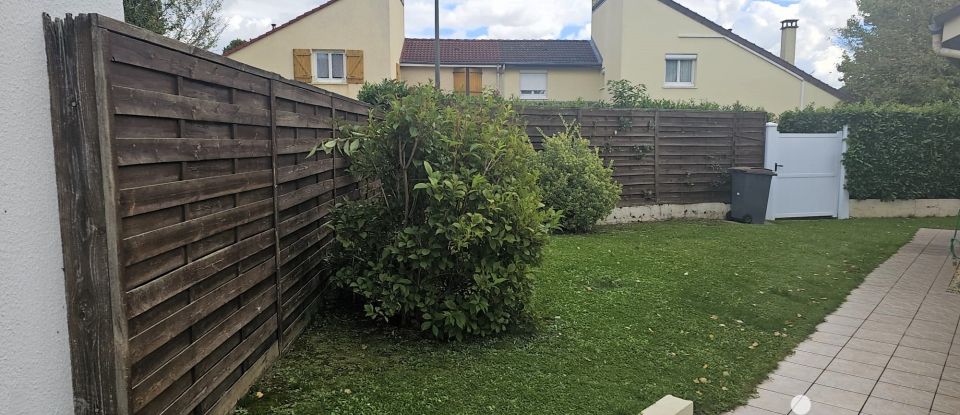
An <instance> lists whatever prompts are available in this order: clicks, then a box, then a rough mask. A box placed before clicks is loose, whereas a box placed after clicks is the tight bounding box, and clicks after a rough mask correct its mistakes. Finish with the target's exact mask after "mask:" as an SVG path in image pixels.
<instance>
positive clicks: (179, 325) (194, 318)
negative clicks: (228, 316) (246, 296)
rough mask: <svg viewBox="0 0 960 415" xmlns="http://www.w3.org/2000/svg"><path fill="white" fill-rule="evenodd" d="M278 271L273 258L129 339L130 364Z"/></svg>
mask: <svg viewBox="0 0 960 415" xmlns="http://www.w3.org/2000/svg"><path fill="white" fill-rule="evenodd" d="M275 269H276V258H273V257H271V258H270V259H268V260H267V261H264V262H262V263H260V265H257V266H256V267H253V268H251V269H250V270H249V271H247V272H245V273H243V274H240V276H238V277H236V278H234V279H232V280H230V281H229V282H227V283H226V284H223V285H221V286H220V287H217V289H216V290H214V291H212V292H210V293H209V294H207V295H205V296H203V297H200V298H198V299H196V300H195V301H193V302H191V303H190V304H189V305H187V306H186V307H184V308H181V309H180V310H177V311H176V312H174V313H172V314H170V315H169V316H168V317H167V318H165V319H163V320H162V321H160V322H159V323H157V324H155V325H153V326H152V327H150V328H148V329H146V330H144V331H143V332H141V333H140V334H137V335H136V336H133V337H132V338H131V339H130V356H129V360H130V362H131V363H133V362H138V361H140V359H143V357H144V356H146V355H148V354H150V353H151V352H153V351H154V350H157V348H159V347H160V346H161V345H163V344H164V343H166V342H168V341H170V339H172V338H173V337H174V336H176V335H178V334H180V333H182V332H183V331H184V330H186V329H187V328H188V327H190V326H192V325H193V324H195V323H196V322H198V321H200V319H202V318H203V317H205V316H206V315H208V314H210V313H211V312H213V311H214V310H216V309H218V308H220V306H222V305H224V304H226V303H227V302H228V301H230V300H233V299H234V298H236V297H237V296H238V295H240V294H241V293H243V292H244V291H246V290H249V289H250V288H251V287H253V286H254V285H256V284H257V283H259V282H260V281H263V280H264V279H265V278H267V277H269V276H270V275H271V274H273V272H274V270H275Z"/></svg>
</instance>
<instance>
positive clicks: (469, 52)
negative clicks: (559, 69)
mask: <svg viewBox="0 0 960 415" xmlns="http://www.w3.org/2000/svg"><path fill="white" fill-rule="evenodd" d="M433 51H434V44H433V39H410V38H408V39H406V40H405V41H404V42H403V53H402V54H401V55H400V63H407V64H432V63H434V53H433ZM440 63H441V64H443V65H526V66H593V67H600V65H601V63H602V62H601V59H600V54H599V53H598V52H597V50H596V48H594V47H593V43H591V42H590V41H589V40H504V39H440Z"/></svg>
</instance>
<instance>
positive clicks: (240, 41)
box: [223, 38, 247, 54]
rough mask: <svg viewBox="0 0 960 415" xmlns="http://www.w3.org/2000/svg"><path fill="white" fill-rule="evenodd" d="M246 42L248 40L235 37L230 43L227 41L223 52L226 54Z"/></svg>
mask: <svg viewBox="0 0 960 415" xmlns="http://www.w3.org/2000/svg"><path fill="white" fill-rule="evenodd" d="M244 43H247V41H246V40H243V39H239V38H237V39H233V40H231V41H230V43H227V46H224V47H223V53H224V54H226V53H227V52H229V51H231V50H233V49H236V48H238V47H240V46H243V44H244Z"/></svg>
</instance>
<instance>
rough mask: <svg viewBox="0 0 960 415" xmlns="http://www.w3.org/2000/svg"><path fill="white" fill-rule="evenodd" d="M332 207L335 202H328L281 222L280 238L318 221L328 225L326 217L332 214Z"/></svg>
mask: <svg viewBox="0 0 960 415" xmlns="http://www.w3.org/2000/svg"><path fill="white" fill-rule="evenodd" d="M332 207H333V202H332V201H331V202H327V203H324V204H322V205H319V206H315V207H312V208H310V209H309V210H307V211H306V212H303V213H300V214H297V215H296V216H294V217H292V218H290V219H287V220H285V221H283V222H281V223H280V229H279V232H280V237H281V238H283V237H285V236H287V235H289V234H291V233H293V232H295V231H297V230H299V229H301V228H303V227H304V226H307V225H309V224H311V223H315V222H318V221H320V222H324V223H326V217H327V215H329V214H330V211H331V209H332Z"/></svg>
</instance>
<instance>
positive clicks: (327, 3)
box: [223, 0, 340, 56]
mask: <svg viewBox="0 0 960 415" xmlns="http://www.w3.org/2000/svg"><path fill="white" fill-rule="evenodd" d="M338 1H340V0H327V1H325V2H323V3H321V4H320V5H319V6H317V7H314V8H312V9H310V10H307V11H305V12H303V13H302V14H300V15H299V16H297V17H294V18H293V19H290V20H288V21H287V22H286V23H283V24H281V25H279V26H277V27H274V28H271V29H270V30H267V31H266V32H264V33H263V34H261V35H260V36H257V37H255V38H251V39H250V40H248V41H246V42H243V43H242V44H240V46H237V47H235V48H233V49H230V50H228V51H226V52H223V56H228V55H230V54H232V53H234V52H236V51H238V50H240V49H243V48H245V47H247V46H249V45H251V44H253V42H256V41H258V40H260V39H263V38H265V37H267V36H270V35H271V34H273V33H274V32H276V31H277V30H280V29H283V28H285V27H287V26H290V25H291V24H294V23H296V22H298V21H300V19H303V18H305V17H307V16H310V15H311V14H314V13H316V12H318V11H320V10H323V9H325V8H326V7H327V6H329V5H331V4H333V3H336V2H338Z"/></svg>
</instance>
